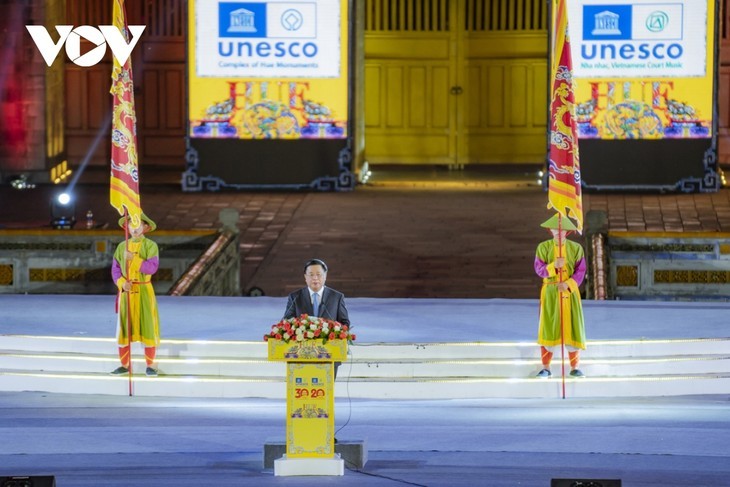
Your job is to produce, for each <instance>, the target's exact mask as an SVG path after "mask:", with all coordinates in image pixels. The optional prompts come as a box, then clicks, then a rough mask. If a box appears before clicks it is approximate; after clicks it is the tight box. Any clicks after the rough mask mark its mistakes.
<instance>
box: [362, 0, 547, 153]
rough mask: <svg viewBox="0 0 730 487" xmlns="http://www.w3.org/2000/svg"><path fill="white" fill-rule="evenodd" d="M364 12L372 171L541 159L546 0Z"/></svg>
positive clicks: (393, 5)
mask: <svg viewBox="0 0 730 487" xmlns="http://www.w3.org/2000/svg"><path fill="white" fill-rule="evenodd" d="M365 10H366V12H365V159H366V160H367V161H368V162H369V163H371V164H379V163H398V164H449V165H457V166H460V165H464V164H475V163H505V162H506V163H525V162H529V163H537V162H542V161H543V160H544V157H545V150H546V149H545V148H546V137H547V135H546V127H547V124H546V122H547V90H548V85H547V29H546V27H547V5H545V3H544V1H542V0H420V1H418V0H416V1H412V0H367V3H366V9H365Z"/></svg>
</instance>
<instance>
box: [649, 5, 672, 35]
mask: <svg viewBox="0 0 730 487" xmlns="http://www.w3.org/2000/svg"><path fill="white" fill-rule="evenodd" d="M667 25H669V15H667V13H666V12H662V11H661V10H657V11H656V12H652V13H651V14H649V16H648V17H647V18H646V28H647V29H649V30H650V31H651V32H661V31H663V30H664V29H665V28H666V27H667Z"/></svg>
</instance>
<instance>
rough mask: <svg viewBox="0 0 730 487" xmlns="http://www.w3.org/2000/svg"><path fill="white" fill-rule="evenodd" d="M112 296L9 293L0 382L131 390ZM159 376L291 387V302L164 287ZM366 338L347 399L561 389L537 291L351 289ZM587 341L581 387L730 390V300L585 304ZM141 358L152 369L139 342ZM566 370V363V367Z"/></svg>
mask: <svg viewBox="0 0 730 487" xmlns="http://www.w3.org/2000/svg"><path fill="white" fill-rule="evenodd" d="M113 307H114V299H113V297H112V296H54V295H43V296H38V295H27V296H26V295H23V296H17V295H13V296H0V310H2V311H0V321H2V324H3V327H2V335H0V390H4V391H46V392H58V393H60V392H68V393H79V394H112V395H126V394H128V389H129V387H128V383H127V378H126V377H113V376H110V375H109V374H108V372H109V371H110V370H112V369H114V368H116V366H117V365H118V363H117V355H116V344H115V340H114V338H113V337H114V334H115V320H116V315H115V314H114V309H113ZM159 308H160V315H161V321H162V325H161V328H162V337H163V338H162V344H161V346H160V347H159V350H158V359H159V369H160V376H159V377H154V378H149V377H146V376H144V375H143V374H141V373H139V374H136V375H135V378H134V394H135V395H139V396H158V397H209V398H210V397H213V398H214V397H233V398H238V397H260V398H271V399H281V398H283V397H284V385H283V380H284V366H283V364H281V363H276V362H269V361H268V360H267V359H266V354H267V349H266V345H265V343H264V341H263V335H264V334H265V333H266V332H267V331H268V329H269V328H270V326H271V325H272V324H273V323H275V322H276V321H278V319H279V318H280V317H281V314H282V312H283V310H284V308H285V299H283V298H272V297H257V298H253V297H247V298H214V297H168V296H161V297H160V298H159ZM348 308H349V310H350V318H351V321H352V323H353V325H354V331H355V332H356V334H357V340H356V341H355V343H354V345H353V346H352V347H350V349H351V357H350V360H349V361H348V362H347V363H345V364H344V365H343V367H342V368H341V369H340V379H339V380H338V382H337V384H336V392H337V394H338V396H342V395H344V394H345V392H347V394H348V395H349V396H350V397H355V398H365V399H455V398H462V399H467V398H490V397H493V398H556V397H562V394H563V384H562V383H563V381H562V380H561V377H560V376H561V363H560V357H559V354H556V358H555V359H554V362H553V367H552V371H553V374H554V376H553V378H552V379H550V380H537V379H535V378H534V374H535V373H536V372H537V371H539V370H540V368H541V364H540V361H539V355H538V347H537V346H536V345H535V335H536V332H537V313H538V303H537V301H536V300H505V299H490V300H478V299H442V300H439V299H366V298H357V299H350V300H348ZM584 311H585V317H586V323H587V324H586V328H587V335H588V339H589V342H588V349H587V350H586V351H585V352H583V354H582V363H581V369H582V370H583V371H584V372H585V374H586V376H587V377H585V378H582V379H570V380H567V379H566V381H565V382H566V395H568V396H571V397H646V396H673V395H694V394H722V393H726V392H727V391H730V330H728V325H727V316H728V315H729V312H730V304H728V303H676V302H673V303H666V302H628V301H586V302H585V303H584ZM134 352H135V353H134V355H135V359H136V360H135V362H134V364H133V365H134V369H135V370H137V371H139V372H142V371H143V370H144V362H143V354H142V352H141V350H140V349H136V348H135V349H134ZM566 372H567V371H566Z"/></svg>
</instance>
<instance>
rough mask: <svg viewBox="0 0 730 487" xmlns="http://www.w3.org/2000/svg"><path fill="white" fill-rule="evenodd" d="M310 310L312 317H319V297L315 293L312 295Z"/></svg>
mask: <svg viewBox="0 0 730 487" xmlns="http://www.w3.org/2000/svg"><path fill="white" fill-rule="evenodd" d="M312 309H313V310H314V316H319V295H318V294H317V293H314V294H312Z"/></svg>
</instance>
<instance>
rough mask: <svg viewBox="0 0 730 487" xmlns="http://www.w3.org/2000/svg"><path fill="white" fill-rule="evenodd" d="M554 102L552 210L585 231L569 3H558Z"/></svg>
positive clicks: (550, 175) (558, 0) (559, 0)
mask: <svg viewBox="0 0 730 487" xmlns="http://www.w3.org/2000/svg"><path fill="white" fill-rule="evenodd" d="M555 1H556V3H557V7H556V9H555V15H554V17H553V18H554V21H555V28H554V30H553V46H552V49H553V50H552V66H551V76H552V78H551V79H552V90H551V101H550V163H549V166H548V208H554V209H555V210H557V211H558V212H559V213H560V214H561V215H563V216H564V217H566V218H570V219H572V220H573V221H574V222H575V226H576V227H577V228H578V231H579V232H581V233H582V232H583V202H582V196H581V185H580V161H579V157H578V136H577V132H576V124H575V117H574V105H575V95H574V93H573V61H572V60H571V56H570V39H569V37H568V11H567V0H555Z"/></svg>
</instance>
